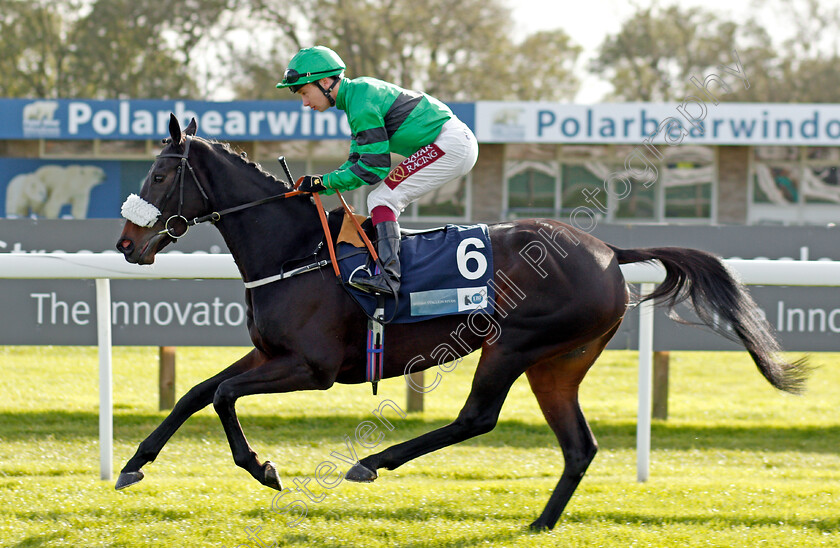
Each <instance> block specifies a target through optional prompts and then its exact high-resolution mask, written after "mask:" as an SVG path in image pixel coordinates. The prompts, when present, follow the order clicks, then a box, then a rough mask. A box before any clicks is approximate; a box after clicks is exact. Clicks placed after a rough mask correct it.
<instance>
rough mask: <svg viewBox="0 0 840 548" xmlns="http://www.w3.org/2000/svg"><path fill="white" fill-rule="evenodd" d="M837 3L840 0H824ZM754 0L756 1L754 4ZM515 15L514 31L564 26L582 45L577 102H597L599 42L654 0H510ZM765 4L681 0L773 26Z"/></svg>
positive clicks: (600, 92) (601, 89) (602, 88)
mask: <svg viewBox="0 0 840 548" xmlns="http://www.w3.org/2000/svg"><path fill="white" fill-rule="evenodd" d="M825 1H826V2H827V3H835V2H838V1H840V0H825ZM754 2H755V4H754ZM507 3H508V5H509V6H510V7H511V9H512V12H513V18H514V35H515V36H516V37H523V36H525V35H528V34H531V33H533V32H537V31H540V30H554V29H557V28H560V29H563V30H564V31H565V32H566V33H567V34H568V35H569V36H571V37H572V39H573V40H574V41H575V42H576V43H577V44H578V45H580V46H581V47H582V48H583V53H582V54H581V57H580V60H579V64H578V72H579V75H580V77H581V80H582V83H581V89H580V91H579V92H578V94H577V96H576V97H575V102H576V103H595V102H598V101H599V100H600V99H602V98H603V96H604V95H605V94H606V93H609V92H610V91H611V89H612V88H611V86H610V85H609V84H607V83H605V82H601V81H599V80H598V79H597V78H596V77H594V76H590V75H587V74H586V73H585V67H586V64H587V62H588V60H589V59H592V58H593V57H594V56H595V54H596V52H597V48H598V46H599V45H600V44H601V42H602V41H603V40H604V38H605V37H606V36H607V35H609V34H615V33H617V32H618V31H619V29H621V25H622V23H623V22H624V21H625V20H627V19H628V18H629V17H630V16H631V15H632V14H633V13H634V12H635V11H636V6H640V7H647V6H650V5H652V4H653V3H654V2H653V1H651V0H636V1H635V2H628V1H627V0H577V1H575V2H567V1H563V0H507ZM658 4H659V5H660V6H670V5H673V4H674V2H673V1H668V0H665V1H660V2H658ZM759 4H765V5H766V2H758V1H757V0H752V1H751V0H680V1H679V5H680V7H682V8H687V7H702V8H704V9H706V10H709V11H711V12H713V13H715V14H717V15H718V16H719V17H721V18H723V19H731V20H734V21H743V20H744V19H745V18H746V17H748V16H749V14H753V15H757V16H758V18H759V22H761V23H762V24H763V25H765V26H766V27H767V28H770V27H771V26H772V25H773V24H774V21H773V16H772V15H773V14H772V12H770V11H769V10H763V11H762V9H761V8H757V7H756V5H759Z"/></svg>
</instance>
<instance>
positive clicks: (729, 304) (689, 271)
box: [609, 246, 810, 394]
mask: <svg viewBox="0 0 840 548" xmlns="http://www.w3.org/2000/svg"><path fill="white" fill-rule="evenodd" d="M609 247H610V249H612V250H613V251H614V252H615V254H616V258H617V259H618V263H619V264H626V263H638V262H648V261H653V260H658V261H659V262H661V263H662V265H663V266H664V267H665V272H666V276H665V280H664V281H663V282H662V283H661V284H659V286H658V287H657V288H656V289H655V290H654V291H653V292H652V293H650V294H649V295H645V296H644V297H643V298H642V299H641V301H642V302H643V301H647V300H650V299H653V300H654V302H655V303H656V304H664V305H667V306H668V307H669V309H670V310H671V311H672V312H673V308H674V306H675V305H677V304H678V303H680V302H683V301H685V300H689V301H690V302H691V304H692V306H693V307H694V311H695V313H696V314H697V316H698V318H700V321H701V322H703V324H705V325H706V326H708V327H709V328H711V329H712V330H714V331H715V332H716V333H719V334H720V335H722V336H724V337H726V338H728V339H730V340H732V341H734V342H738V343H741V344H743V345H744V347H746V349H747V351H748V352H749V353H750V355H751V356H752V358H753V360H754V361H755V364H756V365H757V366H758V369H759V371H761V374H762V375H764V377H765V378H766V379H767V380H768V381H769V382H770V384H772V385H773V386H775V387H776V388H778V389H779V390H784V391H785V392H791V393H795V394H798V393H801V392H802V391H803V389H804V383H805V379H806V378H807V376H808V373H809V371H810V368H809V367H808V365H807V363H806V360H805V359H804V358H803V359H800V360H797V361H795V362H792V363H791V362H787V361H784V360H781V359H780V358H779V356H778V354H779V353H780V352H781V347H780V345H779V343H778V341H777V340H776V337H775V335H774V334H773V331H772V328H771V327H770V325H769V324H768V323H767V321H766V320H765V319H764V315H763V314H762V312H761V310H759V308H758V306H757V305H756V304H755V301H753V299H752V297H751V296H750V294H749V293H748V292H747V289H746V287H744V285H743V284H741V282H739V281H738V280H736V279H735V278H734V277H733V276H732V274H731V273H730V272H729V271H728V270H727V269H726V266H725V265H724V264H723V263H722V262H721V261H720V259H718V258H717V257H715V256H714V255H711V254H709V253H706V252H704V251H699V250H694V249H685V248H679V247H657V248H646V249H619V248H617V247H614V246H609ZM728 328H729V329H728Z"/></svg>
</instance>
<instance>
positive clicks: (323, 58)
mask: <svg viewBox="0 0 840 548" xmlns="http://www.w3.org/2000/svg"><path fill="white" fill-rule="evenodd" d="M345 68H347V67H345V66H344V61H342V60H341V57H339V56H338V54H337V53H336V52H334V51H333V50H331V49H330V48H327V47H324V46H315V47H312V48H305V49H302V50H300V51H299V52H297V54H296V55H295V56H294V57H292V60H291V62H290V63H289V68H287V69H286V72H285V73H284V74H283V81H282V82H280V83H278V84H277V87H278V88H288V87H290V88H292V91H293V92H294V91H297V90H298V89H299V88H300V87H301V86H303V85H304V84H309V83H312V82H317V81H318V80H320V79H321V78H327V77H329V76H338V75H339V74H341V73H342V72H343V71H344V69H345Z"/></svg>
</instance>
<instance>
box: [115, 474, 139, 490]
mask: <svg viewBox="0 0 840 548" xmlns="http://www.w3.org/2000/svg"><path fill="white" fill-rule="evenodd" d="M143 477H144V474H143V472H142V471H141V470H138V471H136V472H122V473H121V474H120V477H119V478H117V484H116V485H115V486H114V489H116V490H117V491H119V490H120V489H125V488H126V487H129V486H131V485H134V484H135V483H139V482H140V480H141V479H143Z"/></svg>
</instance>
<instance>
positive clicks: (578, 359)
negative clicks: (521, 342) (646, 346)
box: [525, 330, 615, 529]
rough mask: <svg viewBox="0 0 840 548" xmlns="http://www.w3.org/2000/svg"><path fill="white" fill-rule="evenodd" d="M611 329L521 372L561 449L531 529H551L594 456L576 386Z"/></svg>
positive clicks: (593, 446)
mask: <svg viewBox="0 0 840 548" xmlns="http://www.w3.org/2000/svg"><path fill="white" fill-rule="evenodd" d="M614 331H615V330H612V331H611V332H610V333H608V334H607V335H606V336H605V337H603V338H601V339H599V340H597V341H595V342H592V343H590V344H588V345H586V346H584V347H582V348H580V349H579V350H576V351H575V352H572V353H570V354H566V355H562V356H558V357H557V358H554V359H553V360H549V361H544V362H541V363H539V364H537V365H535V366H533V367H531V368H530V369H528V370H527V371H526V372H525V374H526V376H527V377H528V382H529V383H530V384H531V390H532V391H533V392H534V395H535V396H536V397H537V402H538V403H539V405H540V409H541V410H542V412H543V415H544V416H545V419H546V421H548V425H549V426H550V427H551V429H552V430H553V431H554V434H555V435H556V436H557V441H559V442H560V447H561V449H562V450H563V459H564V461H565V466H564V468H563V475H562V476H560V481H559V482H558V483H557V486H556V487H555V488H554V492H553V493H552V494H551V497H550V498H549V500H548V504H546V506H545V509H544V510H543V512H542V514H541V515H540V517H539V518H537V520H536V521H534V522H533V523H532V524H531V528H532V529H551V528H553V527H554V524H555V523H557V520H558V519H559V518H560V515H561V514H562V513H563V509H564V508H565V507H566V504H568V502H569V499H571V497H572V494H574V492H575V489H577V486H578V484H580V481H581V480H582V479H583V475H584V474H585V473H586V469H587V468H588V467H589V464H590V463H591V462H592V459H594V458H595V453H597V451H598V444H597V443H596V441H595V436H594V435H593V434H592V430H590V428H589V424H587V422H586V418H584V416H583V411H582V410H581V408H580V404H579V403H578V387H579V386H580V383H581V381H583V377H584V375H586V372H587V371H588V370H589V368H590V367H591V366H592V364H593V363H595V360H596V359H597V358H598V356H599V355H600V354H601V351H602V350H603V349H604V346H606V344H607V342H608V341H609V340H610V338H611V337H612V335H613V333H614Z"/></svg>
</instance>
